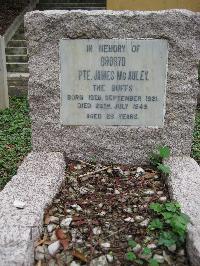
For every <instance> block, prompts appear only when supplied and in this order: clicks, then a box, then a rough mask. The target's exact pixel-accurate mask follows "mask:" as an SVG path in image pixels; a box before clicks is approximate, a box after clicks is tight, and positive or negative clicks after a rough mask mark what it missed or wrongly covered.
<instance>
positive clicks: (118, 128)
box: [26, 10, 200, 164]
mask: <svg viewBox="0 0 200 266" xmlns="http://www.w3.org/2000/svg"><path fill="white" fill-rule="evenodd" d="M26 27H27V29H28V32H27V38H28V49H29V55H30V61H29V69H30V80H29V101H30V106H31V117H32V130H33V134H32V137H33V149H34V150H35V151H63V152H65V154H66V156H67V157H70V158H74V159H76V158H82V159H90V158H91V157H94V156H95V157H96V158H97V160H101V161H105V162H106V161H107V162H108V161H109V162H110V161H113V162H121V163H134V164H141V163H147V161H148V156H149V152H150V151H152V150H153V149H154V148H155V146H156V145H159V144H165V145H169V146H170V147H171V150H172V154H173V155H189V154H190V151H191V142H192V130H193V125H194V116H195V108H196V99H197V93H198V80H197V63H198V58H199V52H200V44H199V37H200V36H199V16H198V13H192V12H190V11H178V10H175V11H162V12H158V13H156V12H145V13H143V12H112V11H108V12H101V11H100V12H99V11H93V12H81V11H77V12H66V11H58V12H54V11H47V12H33V13H30V14H29V15H28V16H27V18H26Z"/></svg>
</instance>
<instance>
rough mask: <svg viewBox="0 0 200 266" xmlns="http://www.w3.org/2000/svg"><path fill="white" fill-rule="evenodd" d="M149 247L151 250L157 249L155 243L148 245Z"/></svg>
mask: <svg viewBox="0 0 200 266" xmlns="http://www.w3.org/2000/svg"><path fill="white" fill-rule="evenodd" d="M147 247H148V248H150V249H155V248H157V246H156V244H154V243H152V244H149V245H147Z"/></svg>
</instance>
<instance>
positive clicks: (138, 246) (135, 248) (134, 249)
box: [132, 244, 142, 253]
mask: <svg viewBox="0 0 200 266" xmlns="http://www.w3.org/2000/svg"><path fill="white" fill-rule="evenodd" d="M141 249H142V247H141V245H140V244H137V245H136V246H135V247H134V248H132V250H133V251H134V252H135V253H138V252H139V251H140V250H141Z"/></svg>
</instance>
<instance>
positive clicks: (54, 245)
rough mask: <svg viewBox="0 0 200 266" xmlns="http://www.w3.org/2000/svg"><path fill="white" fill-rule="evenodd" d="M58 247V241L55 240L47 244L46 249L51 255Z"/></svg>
mask: <svg viewBox="0 0 200 266" xmlns="http://www.w3.org/2000/svg"><path fill="white" fill-rule="evenodd" d="M59 248H60V241H56V242H54V243H52V244H51V245H49V246H48V251H49V254H50V255H51V256H54V255H55V254H56V253H57V252H58V250H59Z"/></svg>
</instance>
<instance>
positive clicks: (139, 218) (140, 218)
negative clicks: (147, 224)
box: [135, 215, 144, 222]
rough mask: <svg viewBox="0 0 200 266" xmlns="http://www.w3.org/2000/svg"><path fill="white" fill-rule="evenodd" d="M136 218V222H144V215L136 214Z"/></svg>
mask: <svg viewBox="0 0 200 266" xmlns="http://www.w3.org/2000/svg"><path fill="white" fill-rule="evenodd" d="M135 220H136V222H142V221H143V220H144V217H143V216H140V215H136V216H135Z"/></svg>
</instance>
